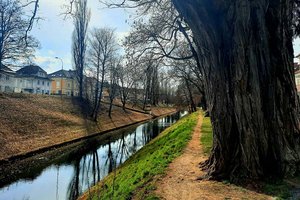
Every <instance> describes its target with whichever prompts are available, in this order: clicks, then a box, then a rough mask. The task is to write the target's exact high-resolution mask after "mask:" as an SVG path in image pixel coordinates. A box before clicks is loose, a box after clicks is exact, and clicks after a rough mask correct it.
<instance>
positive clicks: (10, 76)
mask: <svg viewBox="0 0 300 200" xmlns="http://www.w3.org/2000/svg"><path fill="white" fill-rule="evenodd" d="M15 75H16V72H14V71H12V70H11V69H9V68H8V67H6V66H5V65H2V67H1V69H0V92H14V91H15V85H16V77H15Z"/></svg>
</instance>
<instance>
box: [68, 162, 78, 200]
mask: <svg viewBox="0 0 300 200" xmlns="http://www.w3.org/2000/svg"><path fill="white" fill-rule="evenodd" d="M79 174H80V160H76V161H75V163H74V176H73V177H72V180H71V182H70V184H69V187H68V199H69V200H74V199H77V198H78V197H79V189H80V186H79Z"/></svg>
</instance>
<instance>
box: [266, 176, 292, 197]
mask: <svg viewBox="0 0 300 200" xmlns="http://www.w3.org/2000/svg"><path fill="white" fill-rule="evenodd" d="M263 190H264V193H266V194H268V195H272V196H275V199H276V200H281V199H288V198H290V197H291V186H290V185H289V184H287V183H286V182H284V181H282V180H278V181H269V182H268V183H266V184H265V185H264V188H263Z"/></svg>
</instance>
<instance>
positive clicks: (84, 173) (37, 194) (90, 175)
mask: <svg viewBox="0 0 300 200" xmlns="http://www.w3.org/2000/svg"><path fill="white" fill-rule="evenodd" d="M185 114H187V113H186V112H181V113H177V114H175V115H172V116H167V117H164V118H161V119H156V120H153V121H150V122H147V123H145V124H142V125H139V126H137V127H135V128H130V129H126V130H123V131H121V132H119V133H118V134H117V136H111V137H107V138H106V139H105V140H103V138H101V139H99V138H94V139H93V140H88V141H85V142H83V143H81V144H80V145H78V147H76V148H73V149H72V150H70V151H67V152H66V153H62V154H60V157H59V159H58V158H57V156H56V157H54V158H45V159H44V161H47V162H46V163H48V164H47V166H46V167H44V165H46V164H44V163H43V164H40V165H42V166H43V167H42V169H40V168H41V167H37V166H39V163H38V162H37V161H35V163H34V165H35V166H32V164H31V165H29V166H26V167H24V168H25V169H26V170H27V171H26V170H25V171H22V172H21V173H19V174H20V177H19V178H18V177H16V180H14V182H13V183H9V181H10V180H11V179H8V180H5V179H2V180H1V185H6V186H5V187H2V189H0V200H7V199H15V200H19V199H20V200H23V199H30V200H35V199H37V200H40V199H43V200H48V199H49V200H53V199H56V200H58V199H61V200H63V199H70V200H73V199H77V197H78V196H79V195H80V194H82V193H83V192H84V191H86V190H87V189H88V188H90V187H92V186H93V185H95V184H96V183H97V182H99V181H100V180H101V179H103V178H104V177H105V176H106V175H107V174H108V173H110V172H113V170H114V169H115V168H116V167H117V166H119V165H120V164H122V163H123V162H125V161H126V160H127V159H128V158H129V157H130V156H131V155H132V154H134V153H135V152H137V151H138V150H139V149H141V148H142V147H143V146H144V145H145V144H147V143H148V142H150V141H151V140H152V139H153V138H155V137H156V136H157V135H158V134H159V133H160V132H161V131H163V130H164V129H165V128H166V127H168V126H170V125H171V124H173V123H175V122H176V121H177V120H178V119H179V118H181V117H182V116H183V115H185ZM37 160H41V159H37ZM41 162H42V161H41ZM18 164H19V163H14V165H18ZM7 173H9V172H7ZM33 174H35V175H33ZM7 177H9V176H7ZM28 177H31V179H32V180H31V181H24V180H26V179H28Z"/></svg>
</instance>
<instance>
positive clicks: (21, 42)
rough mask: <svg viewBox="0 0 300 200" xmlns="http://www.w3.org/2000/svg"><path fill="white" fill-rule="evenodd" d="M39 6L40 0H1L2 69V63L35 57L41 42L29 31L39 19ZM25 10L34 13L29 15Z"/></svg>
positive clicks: (26, 60)
mask: <svg viewBox="0 0 300 200" xmlns="http://www.w3.org/2000/svg"><path fill="white" fill-rule="evenodd" d="M37 7H38V1H31V2H25V1H24V2H23V1H20V0H1V1H0V69H1V68H2V65H12V64H14V63H18V62H28V60H30V59H31V58H32V57H33V55H34V51H35V49H36V48H37V47H38V46H39V43H38V41H37V40H36V39H35V38H34V37H32V36H30V35H29V32H30V30H31V29H32V26H33V23H34V21H35V20H36V19H37V17H36V12H37ZM25 10H31V11H32V13H33V14H32V15H29V17H27V16H28V15H27V14H28V13H26V12H25Z"/></svg>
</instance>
